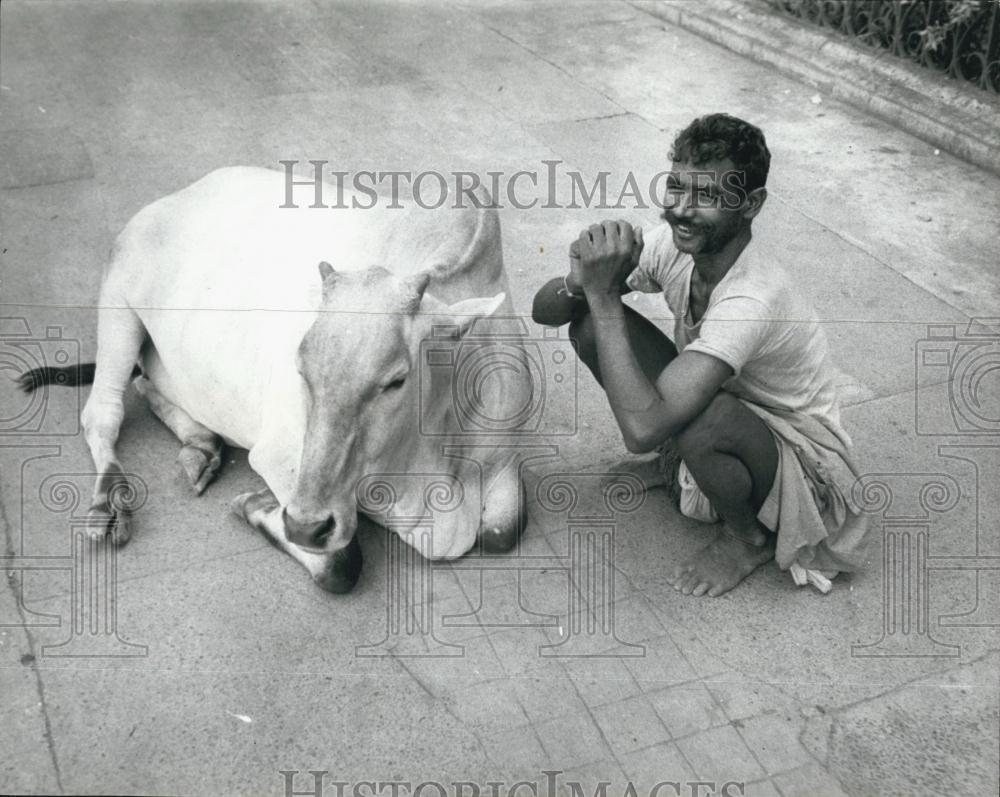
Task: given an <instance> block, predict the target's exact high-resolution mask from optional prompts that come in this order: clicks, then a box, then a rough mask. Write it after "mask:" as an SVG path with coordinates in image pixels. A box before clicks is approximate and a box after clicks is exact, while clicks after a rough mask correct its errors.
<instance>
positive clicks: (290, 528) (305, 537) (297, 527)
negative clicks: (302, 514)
mask: <svg viewBox="0 0 1000 797" xmlns="http://www.w3.org/2000/svg"><path fill="white" fill-rule="evenodd" d="M281 519H282V522H283V523H284V525H285V537H286V538H287V539H288V541H289V542H291V543H294V544H295V545H298V546H301V547H302V548H311V549H313V550H316V551H321V550H323V549H324V548H325V547H326V541H327V540H328V539H329V537H330V535H331V534H332V533H333V529H334V520H333V517H328V518H327V519H326V520H320V521H307V522H300V521H298V520H296V519H295V518H293V517H292V516H291V515H290V514H288V509H287V508H285V509H282V510H281Z"/></svg>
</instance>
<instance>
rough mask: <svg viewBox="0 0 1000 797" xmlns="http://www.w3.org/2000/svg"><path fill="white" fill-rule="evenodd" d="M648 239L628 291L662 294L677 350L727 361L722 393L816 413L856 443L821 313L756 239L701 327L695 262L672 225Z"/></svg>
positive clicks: (713, 298) (715, 296)
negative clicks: (693, 303)
mask: <svg viewBox="0 0 1000 797" xmlns="http://www.w3.org/2000/svg"><path fill="white" fill-rule="evenodd" d="M645 241H646V243H645V247H644V248H643V251H642V256H641V257H640V259H639V265H638V267H637V268H636V269H635V271H633V272H632V274H631V275H629V278H628V285H629V287H630V288H632V289H633V290H637V291H641V292H643V293H659V292H662V293H663V297H664V299H666V302H667V306H668V307H669V308H670V311H671V312H672V313H673V315H674V318H675V321H674V343H675V344H676V345H677V350H678V351H684V350H685V349H688V350H690V351H700V352H703V353H705V354H709V355H711V356H712V357H715V358H717V359H719V360H722V361H723V362H725V363H727V364H728V365H729V366H730V367H731V368H732V369H733V376H731V377H730V378H729V379H728V380H727V381H726V382H725V383H724V384H723V389H725V390H727V391H729V392H730V393H732V394H734V395H735V396H738V397H739V398H743V399H746V400H747V401H750V402H753V403H754V404H758V405H760V406H763V407H773V408H778V409H785V410H792V411H794V412H801V413H805V414H807V415H810V416H812V417H814V418H816V419H817V420H818V421H820V422H821V423H823V424H824V425H825V426H826V427H828V428H829V429H830V431H832V432H833V433H834V434H836V435H837V437H838V438H840V440H841V441H842V442H843V443H844V445H846V446H850V445H851V439H850V437H849V436H848V434H847V432H846V431H844V429H843V427H842V426H841V424H840V406H839V402H838V396H837V387H836V385H837V375H838V372H837V369H836V367H835V366H834V364H833V361H832V360H831V358H830V346H829V343H828V342H827V338H826V333H825V332H824V331H823V329H822V327H821V326H820V323H819V318H818V316H817V315H816V311H815V310H814V309H813V307H812V305H811V303H810V302H809V301H808V300H806V299H805V297H803V296H801V295H800V294H799V293H798V292H797V291H796V290H794V289H793V287H792V282H791V280H790V279H789V277H788V275H787V273H786V272H785V271H784V270H783V269H782V268H781V267H780V266H778V265H777V264H776V263H775V260H774V258H770V257H768V255H767V252H765V251H761V245H760V243H759V242H758V241H754V240H751V242H750V243H749V244H748V245H747V247H746V248H745V249H744V250H743V252H742V253H741V254H740V256H739V258H738V259H737V261H736V262H735V263H734V264H733V266H732V268H730V269H729V272H728V273H727V274H726V276H725V277H723V278H722V280H721V281H720V282H719V284H718V285H716V286H715V289H714V290H713V291H712V295H711V298H710V299H709V302H708V308H707V309H706V310H705V313H704V315H703V316H702V317H701V319H700V320H699V322H698V323H697V324H693V323H692V322H691V313H690V307H689V304H688V302H689V297H690V292H691V275H692V272H693V270H694V259H693V258H692V257H691V255H688V254H684V253H682V252H679V251H677V248H676V247H675V246H674V243H673V236H672V233H671V229H670V225H669V224H663V225H661V226H659V227H657V228H655V229H654V230H652V231H651V232H650V233H649V234H648V235H647V236H646V239H645Z"/></svg>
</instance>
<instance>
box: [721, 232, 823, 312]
mask: <svg viewBox="0 0 1000 797" xmlns="http://www.w3.org/2000/svg"><path fill="white" fill-rule="evenodd" d="M756 244H757V242H756V241H755V242H754V245H753V246H752V248H751V247H748V249H747V251H746V252H744V253H743V254H742V255H741V256H740V258H739V259H738V260H737V262H736V267H735V268H733V269H732V271H730V273H729V274H728V275H727V278H726V279H725V280H723V282H721V283H720V284H719V286H718V288H717V289H716V291H715V293H714V294H713V298H715V299H717V300H721V299H724V298H734V297H738V296H739V297H746V298H749V299H753V300H756V302H758V303H759V304H761V305H763V306H764V307H766V308H768V309H769V310H770V311H772V312H776V313H777V312H783V311H788V310H791V309H792V308H805V307H811V303H810V302H809V301H808V299H807V298H806V296H805V295H804V294H803V293H802V292H801V290H800V289H799V286H798V285H797V284H796V283H795V281H794V280H793V279H792V277H791V274H790V272H789V271H788V269H787V268H786V267H785V265H784V263H783V262H782V260H781V259H780V258H779V257H777V256H776V254H775V253H774V252H773V251H771V250H769V249H768V248H767V247H766V246H763V245H756Z"/></svg>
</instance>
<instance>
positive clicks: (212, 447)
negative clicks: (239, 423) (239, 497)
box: [134, 376, 224, 495]
mask: <svg viewBox="0 0 1000 797" xmlns="http://www.w3.org/2000/svg"><path fill="white" fill-rule="evenodd" d="M134 384H135V389H136V390H138V391H139V393H140V394H141V395H142V396H144V397H145V399H146V401H147V402H148V403H149V407H150V409H151V410H153V413H154V414H155V415H156V417H157V418H159V419H160V420H161V421H163V425H164V426H166V427H167V428H168V429H169V430H170V431H171V432H173V433H174V434H175V435H176V436H177V439H178V440H180V441H181V445H182V448H181V453H180V454H178V455H177V461H178V462H180V464H181V467H182V468H183V469H184V473H185V474H186V475H187V477H188V481H190V482H191V486H192V487H193V488H194V492H195V495H201V494H202V493H203V492H204V491H205V488H206V487H207V486H208V485H209V484H210V483H211V482H212V480H213V479H215V477H216V476H217V475H218V473H219V469H220V468H221V467H222V451H223V448H224V443H223V441H222V438H221V437H219V435H217V434H216V433H215V432H213V431H212V430H211V429H209V428H208V427H207V426H203V425H202V424H200V423H198V422H197V421H196V420H195V419H194V418H192V417H191V416H190V415H188V414H187V413H186V412H185V411H184V410H182V409H181V408H180V407H178V406H177V405H176V404H174V403H173V402H171V401H170V400H168V399H167V398H166V397H165V396H164V395H163V394H162V393H160V391H158V390H157V389H156V388H155V387H153V383H152V382H150V381H149V379H147V378H146V377H144V376H140V377H139V378H138V379H136V380H135V383H134Z"/></svg>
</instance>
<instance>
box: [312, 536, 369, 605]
mask: <svg viewBox="0 0 1000 797" xmlns="http://www.w3.org/2000/svg"><path fill="white" fill-rule="evenodd" d="M363 563H364V559H363V557H362V556H361V544H360V543H359V542H358V537H357V535H355V536H354V537H352V538H351V541H350V542H349V543H347V547H346V548H341V549H340V550H339V551H336V552H335V553H333V554H331V555H330V558H329V559H328V560H327V563H326V567H325V568H324V569H323V571H322V572H320V573H318V574H317V575H315V576H313V581H315V582H316V583H317V584H318V585H319V586H320V587H321V588H323V589H325V590H326V591H327V592H335V593H337V594H338V595H343V594H344V593H346V592H350V591H351V590H352V589H354V585H355V584H357V583H358V579H359V578H360V577H361V565H362V564H363Z"/></svg>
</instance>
